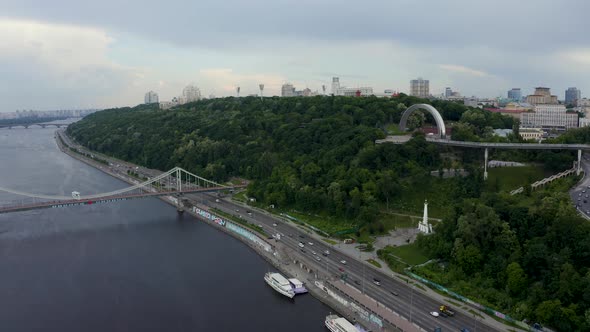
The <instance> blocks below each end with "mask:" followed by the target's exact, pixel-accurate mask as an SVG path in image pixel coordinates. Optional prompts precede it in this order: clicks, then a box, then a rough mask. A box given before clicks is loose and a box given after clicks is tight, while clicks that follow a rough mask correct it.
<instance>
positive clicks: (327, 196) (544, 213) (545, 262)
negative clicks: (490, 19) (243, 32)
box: [68, 95, 590, 331]
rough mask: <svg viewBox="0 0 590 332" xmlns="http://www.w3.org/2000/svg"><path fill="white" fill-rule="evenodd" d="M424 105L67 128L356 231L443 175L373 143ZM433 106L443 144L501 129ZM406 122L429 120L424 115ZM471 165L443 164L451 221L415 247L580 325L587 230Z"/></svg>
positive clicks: (417, 154) (244, 105) (96, 122)
mask: <svg viewBox="0 0 590 332" xmlns="http://www.w3.org/2000/svg"><path fill="white" fill-rule="evenodd" d="M424 102H428V101H425V100H421V99H418V98H415V97H408V96H404V95H401V96H400V97H397V98H375V97H369V98H347V97H313V98H264V99H263V100H261V99H260V98H251V97H248V98H231V97H230V98H224V99H212V100H204V101H199V102H195V103H191V104H186V105H183V106H181V107H177V108H174V109H172V110H169V111H162V110H158V109H157V106H151V105H142V106H139V107H135V108H122V109H112V110H105V111H101V112H97V113H95V114H92V115H89V116H87V117H86V118H85V119H83V120H81V121H79V122H77V123H75V124H73V125H71V126H69V127H68V133H69V134H70V135H71V136H73V137H74V138H75V139H76V140H77V141H78V142H80V143H81V144H83V145H85V146H87V147H89V148H90V149H93V150H97V151H100V152H103V153H106V154H109V155H113V156H115V157H118V158H121V159H125V160H129V161H132V162H135V163H138V164H141V165H145V166H147V167H150V168H157V169H161V170H167V169H170V168H172V167H174V166H180V167H183V168H185V169H187V170H190V171H191V172H193V173H196V174H199V175H202V176H204V177H206V178H210V179H213V180H217V181H223V180H226V179H228V178H229V177H232V176H240V177H246V178H248V179H250V180H252V181H251V184H250V186H249V188H248V194H249V195H250V196H253V197H255V198H256V199H257V200H258V201H259V202H263V203H266V204H275V205H276V206H279V207H291V208H296V209H299V210H302V211H322V212H324V213H329V214H331V215H335V216H340V217H342V218H344V219H347V220H354V221H355V222H356V223H357V224H364V223H372V222H375V221H376V218H377V216H378V214H379V212H380V209H381V208H382V207H383V205H384V204H388V203H389V202H392V201H395V200H396V198H400V197H401V196H402V195H405V194H407V193H408V192H409V191H412V190H413V191H415V190H416V188H428V187H427V185H428V182H427V181H431V180H430V179H432V178H433V177H432V176H430V171H435V170H439V169H441V168H447V167H449V166H450V163H451V161H450V160H449V159H448V156H446V157H441V151H445V152H446V154H447V155H448V154H449V153H448V152H449V151H448V150H444V149H446V148H441V147H437V146H435V145H434V144H430V143H428V142H426V140H425V139H424V136H422V135H416V136H415V137H414V138H413V139H412V140H410V141H409V142H408V143H406V144H403V145H394V144H382V145H377V144H375V143H374V141H375V140H376V139H379V138H383V137H385V135H386V131H387V128H388V126H391V125H396V124H397V123H398V122H399V120H400V117H401V114H402V112H403V111H404V110H405V109H406V108H407V106H411V105H413V104H415V103H424ZM432 104H433V106H435V107H436V108H437V109H438V110H439V111H440V112H441V113H442V116H443V118H444V119H445V121H446V122H453V129H454V130H453V137H454V138H456V139H465V140H480V139H495V138H492V137H491V136H490V135H491V129H492V128H510V127H511V126H512V125H513V124H514V123H513V120H512V119H511V118H506V117H503V116H501V115H499V114H495V113H490V112H486V111H484V110H478V109H470V108H467V107H465V106H464V105H461V104H458V103H454V102H446V101H434V102H432ZM411 122H412V126H420V125H421V124H422V123H423V122H426V123H430V124H432V125H434V121H433V119H432V116H431V115H430V114H425V115H417V116H414V117H412V118H411ZM584 135H586V136H584ZM571 136H572V137H573V138H571V140H574V139H577V140H582V139H584V138H585V137H590V134H584V133H583V132H581V131H580V132H576V133H573V134H571ZM510 139H516V138H510ZM569 139H570V138H569V136H567V137H565V138H564V140H569ZM510 154H511V156H512V157H514V156H518V157H519V158H523V159H526V160H539V161H549V163H550V164H551V165H553V166H552V167H555V168H559V167H562V166H563V165H564V164H570V162H571V160H572V159H571V156H570V155H567V154H560V153H551V152H530V153H529V152H518V153H515V152H512V151H511V152H510ZM476 156H479V157H481V155H480V154H478V153H477V152H476V151H474V150H465V151H462V153H461V157H457V158H454V159H456V160H454V161H453V163H460V164H461V165H460V167H463V168H466V169H467V170H468V171H469V174H470V175H469V176H468V177H465V178H453V179H449V180H445V181H447V182H446V183H448V184H449V186H448V190H447V191H448V193H447V194H448V195H447V196H448V197H445V199H446V200H445V202H446V203H448V205H449V206H448V207H447V208H448V209H449V211H453V213H452V215H451V216H449V217H448V218H446V219H445V221H444V222H443V223H441V224H439V225H438V226H437V228H436V233H435V234H434V235H433V236H430V237H424V238H420V239H419V244H420V246H422V247H424V248H425V249H426V250H427V251H429V252H430V254H431V255H432V256H434V257H438V258H441V259H442V260H444V261H446V262H447V263H448V267H447V270H445V271H446V272H448V274H447V275H448V276H449V277H448V280H456V281H460V282H464V281H465V280H470V281H471V282H473V283H474V284H477V285H478V286H480V287H485V289H486V291H485V292H483V294H482V293H478V294H477V295H478V300H480V299H483V300H484V301H486V303H489V304H492V305H495V306H497V307H499V308H508V309H509V312H510V313H511V314H513V315H515V316H516V317H521V318H525V317H527V318H531V319H535V320H538V321H541V322H543V323H547V324H550V325H551V326H553V327H556V328H558V329H559V330H563V331H573V330H580V331H581V330H584V329H587V328H590V271H589V269H588V267H589V266H590V229H589V226H588V225H589V223H588V222H586V221H585V220H582V219H580V218H579V217H577V215H576V214H575V211H574V210H573V209H572V207H571V205H570V201H569V198H568V196H567V194H560V193H554V194H551V195H549V194H547V195H540V194H539V195H532V196H531V197H528V198H527V199H535V200H536V201H534V202H533V203H530V202H529V203H530V204H521V203H522V202H519V201H518V199H516V198H514V197H505V196H503V195H498V194H491V193H486V192H484V190H483V188H484V185H483V179H482V176H481V170H480V169H479V168H478V167H473V165H470V161H471V160H472V161H474V162H478V161H477V159H475V158H476ZM422 199H423V198H422ZM531 207H532V208H531Z"/></svg>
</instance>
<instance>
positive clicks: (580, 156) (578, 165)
mask: <svg viewBox="0 0 590 332" xmlns="http://www.w3.org/2000/svg"><path fill="white" fill-rule="evenodd" d="M581 170H582V150H578V164H577V165H576V175H580V171H581Z"/></svg>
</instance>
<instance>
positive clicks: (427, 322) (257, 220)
mask: <svg viewBox="0 0 590 332" xmlns="http://www.w3.org/2000/svg"><path fill="white" fill-rule="evenodd" d="M58 134H62V138H63V140H64V141H65V142H66V144H68V145H69V144H71V143H72V142H71V141H70V140H69V138H68V137H67V136H66V135H63V132H58ZM74 145H75V144H74ZM75 146H76V145H75ZM77 147H79V146H77ZM79 148H80V149H82V147H79ZM88 152H90V151H88ZM101 158H105V159H106V160H108V161H109V162H111V163H113V164H115V165H121V166H125V169H126V168H132V169H136V167H138V166H135V165H133V164H130V163H126V162H125V163H124V162H122V161H120V160H117V159H114V158H110V157H107V156H101ZM119 168H123V167H118V168H116V169H119ZM138 168H139V170H140V171H141V173H143V174H146V175H150V176H158V175H159V174H161V173H162V172H160V171H157V170H150V169H145V168H140V167H138ZM185 198H187V199H189V200H190V201H192V202H193V203H195V204H200V205H205V206H209V207H214V208H216V209H219V210H221V211H223V212H225V213H228V214H232V215H234V216H238V217H239V218H242V219H244V220H246V221H248V222H250V223H253V224H256V225H261V226H262V228H263V229H264V230H265V231H266V232H267V233H268V234H276V233H280V234H282V235H283V236H282V237H281V240H280V241H281V242H283V243H284V244H285V245H286V246H287V247H288V248H289V249H291V250H292V251H294V252H295V251H296V252H299V254H301V255H303V256H304V257H305V258H306V259H308V260H309V261H310V262H314V264H315V265H316V270H318V271H320V272H325V273H327V274H328V275H330V276H332V277H333V278H338V277H339V276H340V274H341V271H339V268H342V269H344V271H345V273H347V274H348V276H349V277H348V279H347V282H348V283H350V284H351V285H353V286H354V287H355V288H357V289H359V290H361V291H363V292H364V293H365V294H367V295H368V296H370V297H372V298H374V299H376V300H377V301H379V302H380V303H383V304H384V305H386V306H387V307H388V308H390V309H392V310H393V311H395V312H397V313H399V314H400V315H402V316H404V317H406V318H408V319H410V317H411V321H412V322H413V323H415V324H417V325H418V326H420V327H421V328H423V329H425V330H426V331H433V330H434V328H435V327H441V328H442V330H443V331H459V330H460V329H461V328H468V329H470V330H474V331H475V330H476V331H486V332H487V331H500V329H497V328H493V327H490V326H488V325H484V324H483V323H482V322H481V321H480V320H479V319H478V318H477V317H475V316H473V315H468V314H464V313H462V312H461V311H459V310H456V311H457V312H456V314H455V316H454V317H449V318H443V317H438V318H435V317H432V316H431V315H430V314H429V312H430V311H438V307H439V306H440V305H441V304H448V303H441V302H440V301H439V300H436V299H434V298H431V297H430V296H429V295H428V294H425V292H424V291H422V290H420V289H418V288H415V287H412V286H411V285H410V284H408V283H406V282H404V281H402V280H398V278H395V277H393V275H391V274H385V273H383V272H382V271H379V270H376V269H374V268H372V267H371V266H369V265H368V263H365V262H363V261H360V260H359V259H358V257H352V256H349V255H348V254H345V253H343V252H340V251H338V249H337V248H335V247H333V246H331V245H329V244H327V243H324V242H323V241H322V240H320V239H318V238H316V237H314V236H312V235H310V234H308V233H306V232H304V231H302V230H301V229H299V228H298V227H297V226H295V225H293V224H291V223H290V222H285V221H283V220H281V219H279V218H277V217H274V216H272V215H269V214H267V213H262V212H259V211H257V210H254V209H249V208H244V207H243V206H241V205H239V204H236V203H234V202H232V201H231V200H229V199H219V198H218V197H217V196H215V195H212V194H205V193H203V194H186V195H185ZM218 200H219V201H218ZM246 209H247V210H246ZM275 224H276V226H274V225H275ZM299 242H302V243H304V244H305V252H301V251H300V248H299V246H298V244H299ZM309 242H312V243H313V245H310V244H309ZM325 250H329V251H330V255H328V256H322V255H321V253H322V252H324V251H325ZM312 251H315V252H316V254H317V255H313V254H312ZM318 255H319V257H320V261H317V259H316V258H315V257H316V256H318ZM342 260H344V261H346V264H342V263H341V261H342ZM374 278H377V279H379V280H380V284H381V285H379V286H378V285H376V284H374V283H373V279H374ZM394 293H397V295H395V294H394Z"/></svg>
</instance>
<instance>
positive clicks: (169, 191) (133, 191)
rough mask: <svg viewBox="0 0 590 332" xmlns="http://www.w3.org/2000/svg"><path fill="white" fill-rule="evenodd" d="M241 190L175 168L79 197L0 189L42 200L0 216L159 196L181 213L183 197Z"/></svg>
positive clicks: (8, 209)
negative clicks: (99, 192) (139, 180)
mask: <svg viewBox="0 0 590 332" xmlns="http://www.w3.org/2000/svg"><path fill="white" fill-rule="evenodd" d="M243 187H244V185H234V186H225V185H221V184H219V183H216V182H213V181H211V180H207V179H205V178H202V177H200V176H198V175H195V174H192V173H190V172H188V171H186V170H184V169H182V168H180V167H175V168H173V169H171V170H169V171H168V172H165V173H162V174H160V175H158V176H156V177H154V178H152V179H148V180H146V181H144V182H141V183H137V184H135V185H133V186H130V187H127V188H123V189H119V190H115V191H111V192H107V193H101V194H93V195H87V196H80V194H79V193H78V192H72V196H59V195H45V194H34V193H26V192H22V191H18V190H13V189H9V188H2V187H0V191H4V192H8V193H11V194H15V195H20V196H26V197H29V198H34V199H41V200H42V201H33V202H28V203H10V204H6V205H3V206H0V213H10V212H17V211H27V210H37V209H47V208H60V207H68V206H77V205H92V204H97V203H111V202H116V201H123V200H129V199H137V198H146V197H158V196H171V197H172V198H173V199H172V200H173V201H174V202H175V203H176V207H177V210H178V212H179V213H181V212H183V211H184V210H183V203H182V196H183V195H184V194H190V193H205V192H216V191H223V190H234V189H237V188H243Z"/></svg>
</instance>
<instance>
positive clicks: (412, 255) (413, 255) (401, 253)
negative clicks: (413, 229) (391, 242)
mask: <svg viewBox="0 0 590 332" xmlns="http://www.w3.org/2000/svg"><path fill="white" fill-rule="evenodd" d="M382 250H383V251H384V252H386V253H388V254H392V255H394V256H396V257H399V259H401V260H402V261H403V262H404V263H407V264H409V265H418V264H423V263H426V262H427V261H428V259H429V258H428V256H426V255H425V254H424V253H423V252H422V250H421V249H420V248H418V246H417V245H415V244H413V243H412V244H408V245H405V246H399V247H391V246H387V247H385V248H383V249H382Z"/></svg>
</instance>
